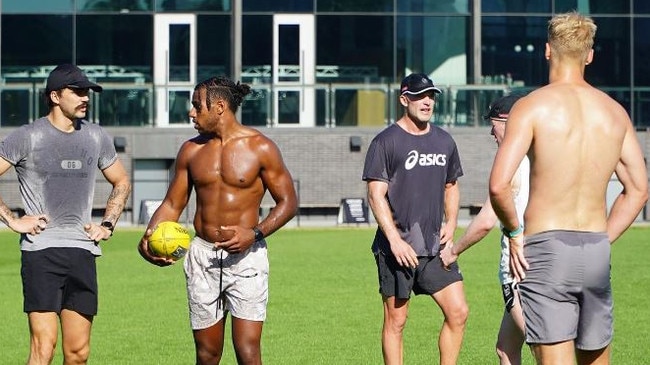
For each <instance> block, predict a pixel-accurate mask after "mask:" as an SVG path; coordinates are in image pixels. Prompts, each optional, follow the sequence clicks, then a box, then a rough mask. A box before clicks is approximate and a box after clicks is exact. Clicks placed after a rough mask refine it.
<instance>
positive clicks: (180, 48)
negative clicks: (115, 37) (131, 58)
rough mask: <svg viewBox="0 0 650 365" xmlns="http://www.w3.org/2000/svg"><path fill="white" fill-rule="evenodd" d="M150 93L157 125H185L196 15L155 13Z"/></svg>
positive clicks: (192, 76) (193, 78) (193, 66)
mask: <svg viewBox="0 0 650 365" xmlns="http://www.w3.org/2000/svg"><path fill="white" fill-rule="evenodd" d="M154 38H155V45H154V90H155V91H154V92H155V95H156V125H157V126H163V127H164V126H187V125H188V124H189V123H190V120H189V117H188V115H187V113H188V112H189V110H190V101H191V99H192V91H193V90H194V85H195V83H196V16H195V15H194V14H156V15H155V18H154Z"/></svg>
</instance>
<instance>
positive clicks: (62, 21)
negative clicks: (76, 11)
mask: <svg viewBox="0 0 650 365" xmlns="http://www.w3.org/2000/svg"><path fill="white" fill-rule="evenodd" d="M72 36H73V26H72V16H69V15H3V16H2V68H3V70H2V71H3V72H2V73H3V74H5V73H6V72H11V68H14V69H15V68H18V69H23V68H31V67H38V66H43V65H57V64H59V63H70V62H73V59H72V57H73V44H72Z"/></svg>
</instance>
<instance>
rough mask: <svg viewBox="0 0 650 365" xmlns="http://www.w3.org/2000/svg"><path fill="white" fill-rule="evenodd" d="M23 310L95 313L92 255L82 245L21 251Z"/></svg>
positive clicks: (95, 269)
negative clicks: (66, 310)
mask: <svg viewBox="0 0 650 365" xmlns="http://www.w3.org/2000/svg"><path fill="white" fill-rule="evenodd" d="M21 261H22V267H21V269H20V274H21V276H22V279H23V297H24V307H23V308H24V311H25V312H26V313H29V312H36V311H39V312H40V311H44V312H56V313H61V310H62V309H69V310H72V311H75V312H78V313H81V314H85V315H91V316H94V315H95V314H97V268H96V265H95V255H93V254H92V253H90V252H89V251H88V250H84V249H82V248H63V247H54V248H47V249H44V250H39V251H22V258H21Z"/></svg>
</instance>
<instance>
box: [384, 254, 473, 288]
mask: <svg viewBox="0 0 650 365" xmlns="http://www.w3.org/2000/svg"><path fill="white" fill-rule="evenodd" d="M375 261H376V262H377V272H378V274H379V293H381V294H382V295H384V296H386V297H393V296H394V297H397V298H399V299H408V298H410V296H411V291H413V293H414V294H415V295H420V294H427V295H433V294H435V293H437V292H439V291H440V290H442V289H444V288H445V287H447V286H448V285H450V284H453V283H455V282H457V281H462V280H463V276H462V275H461V273H460V269H459V268H458V264H457V263H456V262H454V263H453V264H451V265H450V266H449V270H446V269H445V268H443V265H442V261H441V260H440V256H434V257H418V261H419V263H418V267H417V268H415V269H411V268H407V267H403V266H400V265H399V264H398V263H397V260H396V259H395V256H393V255H385V254H382V253H377V254H375Z"/></svg>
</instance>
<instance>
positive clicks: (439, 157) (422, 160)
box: [404, 150, 447, 170]
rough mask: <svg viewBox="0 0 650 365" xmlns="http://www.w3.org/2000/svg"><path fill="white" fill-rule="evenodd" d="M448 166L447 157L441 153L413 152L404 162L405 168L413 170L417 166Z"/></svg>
mask: <svg viewBox="0 0 650 365" xmlns="http://www.w3.org/2000/svg"><path fill="white" fill-rule="evenodd" d="M446 164H447V155H445V154H439V153H422V154H419V153H418V151H416V150H412V151H411V152H409V153H408V157H407V158H406V161H405V162H404V168H406V169H407V170H410V169H412V168H413V167H415V165H420V166H445V165H446Z"/></svg>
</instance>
